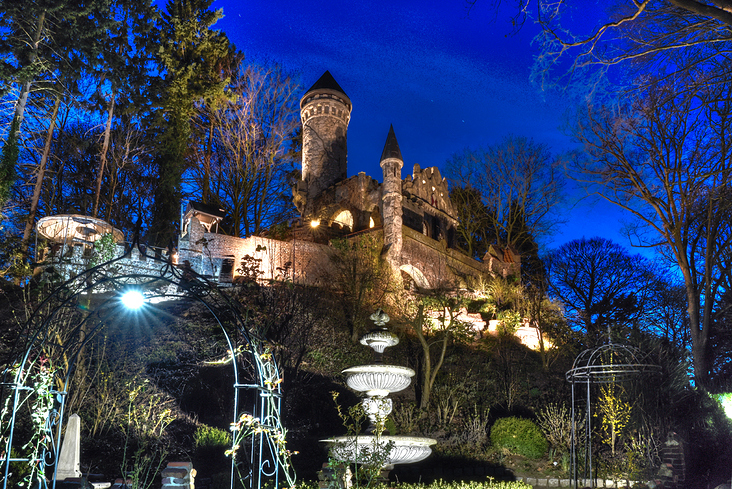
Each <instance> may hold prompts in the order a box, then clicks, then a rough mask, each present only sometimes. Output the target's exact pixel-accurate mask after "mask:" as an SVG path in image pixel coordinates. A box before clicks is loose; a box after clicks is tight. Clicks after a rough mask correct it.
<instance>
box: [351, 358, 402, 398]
mask: <svg viewBox="0 0 732 489" xmlns="http://www.w3.org/2000/svg"><path fill="white" fill-rule="evenodd" d="M343 373H344V374H345V375H346V384H348V387H350V388H351V389H353V390H355V391H358V392H365V393H366V395H367V396H381V397H385V396H388V395H389V393H390V392H399V391H402V390H404V389H406V388H407V387H409V384H410V383H411V382H412V377H414V370H412V369H411V368H407V367H400V366H398V365H360V366H358V367H351V368H347V369H345V370H344V371H343Z"/></svg>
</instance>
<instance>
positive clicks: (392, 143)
mask: <svg viewBox="0 0 732 489" xmlns="http://www.w3.org/2000/svg"><path fill="white" fill-rule="evenodd" d="M389 158H396V159H398V160H401V161H404V159H402V152H401V151H400V150H399V143H398V142H397V138H396V134H394V126H393V125H390V126H389V134H388V135H387V136H386V144H384V151H383V152H382V153H381V161H384V160H386V159H389Z"/></svg>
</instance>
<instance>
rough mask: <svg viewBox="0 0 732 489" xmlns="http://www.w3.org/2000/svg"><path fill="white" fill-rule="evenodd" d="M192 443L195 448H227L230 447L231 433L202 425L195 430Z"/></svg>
mask: <svg viewBox="0 0 732 489" xmlns="http://www.w3.org/2000/svg"><path fill="white" fill-rule="evenodd" d="M193 441H194V442H195V443H196V447H197V448H209V447H211V448H219V447H228V446H229V445H231V433H228V432H226V431H224V430H222V429H219V428H214V427H213V426H208V425H205V424H202V425H200V426H199V427H198V428H196V432H195V433H194V435H193ZM222 453H223V452H222Z"/></svg>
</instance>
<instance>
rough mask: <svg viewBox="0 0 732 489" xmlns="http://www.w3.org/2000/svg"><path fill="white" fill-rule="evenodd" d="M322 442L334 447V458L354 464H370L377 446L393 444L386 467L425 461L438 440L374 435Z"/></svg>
mask: <svg viewBox="0 0 732 489" xmlns="http://www.w3.org/2000/svg"><path fill="white" fill-rule="evenodd" d="M320 441H322V442H324V443H328V444H330V445H334V446H333V450H331V454H332V455H333V457H334V458H336V459H338V460H342V461H344V462H354V463H368V461H369V456H370V454H372V453H373V452H374V450H375V449H377V448H378V445H377V444H380V445H386V444H387V443H389V442H393V443H394V445H393V447H392V449H391V450H390V451H389V455H388V456H387V457H386V461H385V463H384V466H387V465H395V464H410V463H414V462H419V461H420V460H424V459H426V458H427V457H429V456H430V454H431V453H432V448H430V447H431V446H432V445H434V444H436V443H437V440H435V439H433V438H422V437H419V436H388V435H384V436H381V437H378V439H377V437H376V436H374V435H359V436H336V437H334V438H328V439H326V440H320Z"/></svg>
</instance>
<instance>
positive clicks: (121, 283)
mask: <svg viewBox="0 0 732 489" xmlns="http://www.w3.org/2000/svg"><path fill="white" fill-rule="evenodd" d="M134 247H135V245H132V246H129V247H128V248H127V249H126V251H125V253H124V254H123V255H122V256H120V257H117V258H114V259H112V260H110V261H108V262H105V263H102V264H100V265H97V266H94V267H90V268H89V269H88V270H86V271H84V272H82V273H80V274H78V275H76V276H74V277H72V278H70V279H68V280H66V281H65V282H63V283H62V284H61V285H59V286H58V287H56V288H55V289H54V290H53V291H52V292H51V293H50V294H49V295H48V297H46V298H45V299H44V300H43V302H42V303H41V304H40V305H39V306H38V307H37V308H36V310H35V311H34V312H33V314H32V316H31V317H30V319H29V320H28V322H27V323H26V326H25V330H24V331H23V333H22V334H21V336H20V338H19V342H18V345H17V346H16V348H15V356H14V361H13V362H12V363H11V364H9V365H8V366H7V368H5V369H4V371H3V372H2V376H1V377H0V403H1V404H0V409H2V410H3V411H2V412H3V413H4V414H5V415H6V417H7V418H8V419H3V420H2V426H1V427H0V450H3V451H2V452H0V483H1V484H0V487H2V488H3V489H7V488H8V487H9V486H8V484H9V476H10V466H11V463H14V464H23V463H26V464H28V466H29V467H35V469H36V473H37V474H38V477H37V480H35V481H33V482H32V485H33V486H36V485H40V486H41V487H52V488H55V486H56V481H55V475H56V469H57V467H56V461H57V454H58V453H59V449H60V435H61V427H62V421H63V420H64V414H65V413H64V409H65V403H66V398H67V394H68V389H69V387H70V386H69V383H70V381H71V374H72V372H73V370H74V367H75V362H76V361H77V359H78V356H79V353H80V352H81V351H82V349H83V348H84V346H85V345H87V344H88V343H89V342H90V341H91V340H92V339H93V338H94V336H95V335H96V334H98V333H100V332H101V331H102V330H103V329H104V327H105V323H106V322H107V321H109V320H110V318H112V317H114V315H119V314H120V311H121V309H120V307H121V304H120V297H121V294H122V293H123V292H125V291H128V290H130V289H135V290H139V291H141V292H142V293H143V295H144V298H145V300H146V305H145V306H144V307H145V308H150V309H148V311H147V312H153V311H154V307H155V303H159V302H162V301H165V300H174V299H177V300H188V301H197V302H199V303H200V304H203V305H204V307H205V309H206V310H207V311H208V313H210V315H211V317H213V319H214V320H215V322H216V323H217V324H218V326H219V327H220V328H221V331H222V333H223V337H224V339H225V343H226V348H227V350H228V352H229V355H230V359H231V362H230V363H231V365H232V369H233V378H234V384H233V386H232V391H233V394H232V395H233V406H234V410H233V411H234V412H233V418H232V426H234V425H235V424H236V423H237V421H238V420H239V419H240V416H241V415H242V413H244V412H245V413H247V415H250V416H252V417H254V418H255V419H257V420H258V423H259V425H260V428H261V429H259V430H257V432H256V433H254V434H253V435H252V436H251V443H250V445H249V457H248V460H241V458H236V459H235V458H234V457H232V462H231V477H230V487H231V488H233V487H234V484H235V479H239V480H240V481H241V482H242V484H244V485H246V486H248V487H249V488H250V489H258V488H261V487H262V485H263V483H264V482H265V481H267V480H270V481H272V482H273V483H274V487H278V486H279V483H280V478H281V477H283V478H285V479H286V480H287V482H288V483H290V484H291V483H292V482H293V481H294V472H293V470H292V466H291V464H289V460H287V452H285V451H284V450H283V447H282V443H283V437H284V429H283V427H282V424H281V420H280V408H281V390H280V372H279V369H278V366H277V364H276V362H275V359H274V357H273V356H272V355H270V354H269V353H268V352H267V350H266V346H265V340H264V338H263V337H261V335H259V334H258V333H257V332H256V331H251V330H250V329H249V328H248V327H247V322H246V320H245V318H244V317H243V316H242V314H241V313H240V312H239V310H238V309H237V307H236V306H235V304H234V303H233V302H232V301H231V300H230V299H229V297H228V296H227V295H226V294H224V293H223V292H222V291H221V290H220V289H219V288H218V287H216V286H215V285H214V284H212V283H210V282H209V281H207V280H206V279H205V278H204V277H201V276H199V275H197V274H195V273H194V272H193V271H191V270H190V269H188V268H186V267H179V266H177V265H174V264H173V262H172V257H171V256H167V257H165V256H160V255H157V254H155V255H153V254H150V255H148V254H146V250H144V249H142V247H139V246H137V248H138V250H139V252H140V256H141V258H142V259H143V260H144V261H145V262H147V265H148V266H147V267H146V270H147V271H142V272H141V271H136V269H135V268H134V267H133V266H132V265H131V264H130V256H131V254H132V249H133V248H134ZM153 264H154V265H153ZM56 265H57V266H61V267H62V266H63V263H57V264H56ZM150 265H153V266H150ZM91 298H94V299H95V306H94V307H93V308H89V309H86V310H85V309H84V308H83V307H80V305H81V302H82V301H84V300H87V299H91ZM72 320H73V321H72ZM63 321H66V323H65V324H66V325H67V329H66V330H65V338H60V337H59V336H57V335H55V334H52V333H54V332H55V330H53V326H54V324H58V323H59V322H63ZM49 359H50V360H60V361H59V364H61V363H63V367H62V368H59V369H58V370H55V371H52V372H49V371H48V370H47V367H46V362H47V361H48V360H49ZM244 360H247V361H246V363H244ZM44 368H46V371H45V372H44ZM39 372H41V373H44V374H45V375H51V376H52V379H51V382H52V383H51V384H50V385H51V387H50V388H43V386H41V385H39V384H38V383H35V384H34V383H33V378H34V376H36V375H37V374H38V373H39ZM243 392H249V393H251V394H250V397H249V398H250V399H251V406H250V407H249V409H248V410H246V411H244V410H242V409H241V406H240V404H242V401H243ZM39 399H40V400H41V401H42V402H41V404H43V405H44V406H46V409H45V411H44V412H43V413H42V416H43V418H45V419H42V420H39V419H35V420H34V421H35V424H36V431H35V432H34V433H32V436H36V437H37V438H35V439H36V440H37V441H36V444H37V446H38V447H39V449H38V450H36V451H35V453H34V454H33V456H31V457H21V456H17V455H16V454H17V453H19V452H20V451H22V447H23V446H24V445H25V443H27V440H25V441H24V440H19V439H17V438H18V433H17V432H16V423H18V422H19V419H18V416H19V414H20V412H21V408H23V407H24V406H25V408H24V409H27V407H28V404H29V403H33V402H38V400H39ZM35 415H36V417H38V416H39V415H40V413H38V412H36V414H35ZM236 442H237V433H233V434H232V450H233V451H235V449H234V448H235V447H234V444H235V443H236ZM237 474H238V477H235V476H236V475H237ZM48 476H50V481H48V480H47V477H48Z"/></svg>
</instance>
